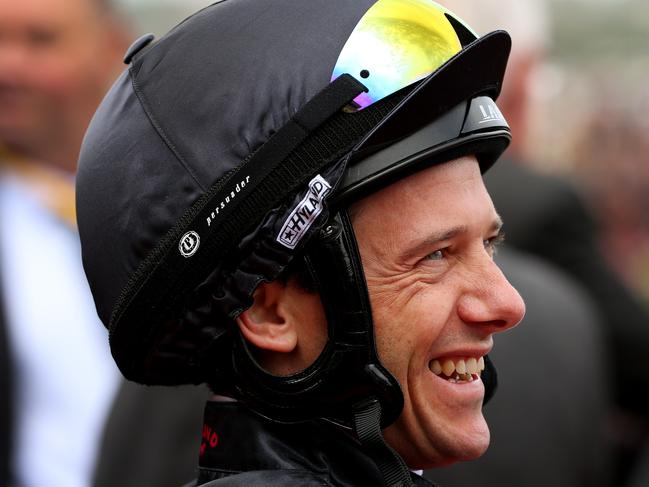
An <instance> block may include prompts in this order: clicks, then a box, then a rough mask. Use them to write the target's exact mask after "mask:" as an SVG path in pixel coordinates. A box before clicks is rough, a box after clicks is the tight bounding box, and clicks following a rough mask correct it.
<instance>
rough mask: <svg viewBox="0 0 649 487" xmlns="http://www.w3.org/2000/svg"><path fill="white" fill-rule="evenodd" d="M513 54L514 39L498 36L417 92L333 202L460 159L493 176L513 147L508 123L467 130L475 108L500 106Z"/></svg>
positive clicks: (381, 127)
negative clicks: (485, 103)
mask: <svg viewBox="0 0 649 487" xmlns="http://www.w3.org/2000/svg"><path fill="white" fill-rule="evenodd" d="M510 50H511V38H510V36H509V34H507V33H506V32H504V31H495V32H492V33H490V34H487V35H485V36H484V37H481V38H479V39H477V40H476V41H474V42H473V43H471V44H470V45H468V46H467V47H466V48H465V49H463V50H462V51H461V52H460V53H458V54H457V55H456V56H454V57H453V58H451V59H450V60H449V61H448V62H447V63H446V64H445V65H444V66H442V67H441V68H440V69H438V70H437V71H435V72H434V73H432V74H431V75H429V76H428V77H427V78H425V79H424V80H422V81H421V82H419V83H418V84H417V85H416V86H415V87H414V88H412V90H411V92H410V93H409V94H408V95H407V96H406V97H405V98H404V99H403V100H402V101H401V102H400V103H399V104H398V105H397V106H396V107H395V108H394V109H393V110H392V111H391V112H390V113H389V114H388V115H387V116H386V117H384V119H383V120H382V121H381V122H380V123H379V124H378V125H377V126H376V127H375V128H374V129H373V130H372V131H371V132H369V133H368V134H367V135H366V136H365V138H364V139H363V140H362V141H361V142H359V144H358V145H357V146H356V148H355V149H354V150H353V151H352V154H351V155H350V157H349V161H348V167H347V170H346V173H345V176H344V178H343V180H342V181H341V183H340V185H339V186H338V188H337V190H336V194H335V197H334V201H335V202H336V203H342V202H346V201H349V200H353V199H358V198H359V197H362V196H364V195H366V194H367V193H369V192H371V191H375V190H377V189H378V188H380V187H381V186H385V185H388V184H390V183H391V182H393V181H395V180H398V179H400V178H402V177H404V175H406V174H407V173H409V172H410V173H411V172H414V171H416V170H418V169H421V168H423V167H425V166H428V165H432V164H437V163H441V162H445V161H448V160H451V159H454V158H456V157H460V156H462V155H467V154H475V155H476V156H477V157H478V161H479V163H480V166H481V170H482V172H484V171H486V170H487V169H489V167H491V165H493V163H494V162H495V161H496V160H497V159H498V157H499V156H500V155H501V154H502V152H503V151H504V150H505V149H506V148H507V146H508V145H509V142H510V140H511V132H510V131H509V127H508V125H507V123H506V121H505V120H504V118H502V117H499V118H497V119H494V120H493V123H487V124H485V125H484V126H481V127H480V128H479V130H467V129H466V125H467V120H468V118H469V112H470V109H471V108H472V103H471V101H472V100H474V99H476V98H477V97H481V96H485V97H488V98H490V99H491V100H496V99H497V98H498V96H499V94H500V91H501V89H502V84H503V79H504V76H505V70H506V67H507V60H508V58H509V53H510ZM494 107H495V105H494ZM496 110H497V108H496ZM497 113H498V114H499V112H497Z"/></svg>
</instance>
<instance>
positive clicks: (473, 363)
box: [466, 357, 479, 374]
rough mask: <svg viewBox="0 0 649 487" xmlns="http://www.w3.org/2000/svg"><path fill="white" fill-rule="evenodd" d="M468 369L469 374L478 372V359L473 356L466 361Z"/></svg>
mask: <svg viewBox="0 0 649 487" xmlns="http://www.w3.org/2000/svg"><path fill="white" fill-rule="evenodd" d="M466 371H467V372H468V373H469V374H477V373H478V372H479V369H478V361H477V360H476V359H474V358H473V357H471V358H470V359H469V360H467V361H466Z"/></svg>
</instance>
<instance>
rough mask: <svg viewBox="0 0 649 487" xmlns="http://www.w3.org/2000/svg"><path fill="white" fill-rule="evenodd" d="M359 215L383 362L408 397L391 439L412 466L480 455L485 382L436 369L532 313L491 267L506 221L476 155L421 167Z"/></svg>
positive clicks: (482, 350)
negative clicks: (465, 378) (499, 210)
mask: <svg viewBox="0 0 649 487" xmlns="http://www.w3.org/2000/svg"><path fill="white" fill-rule="evenodd" d="M352 211H353V214H354V228H355V232H356V236H357V239H358V244H359V249H360V253H361V256H362V260H363V266H364V269H365V275H366V279H367V285H368V289H369V293H370V300H371V303H372V313H373V317H374V326H375V333H376V342H377V349H378V353H379V357H380V359H381V361H382V363H383V364H384V365H385V366H386V367H387V368H388V369H389V370H390V371H391V372H392V374H394V376H395V377H396V378H397V380H398V381H399V383H400V384H401V389H402V390H403V394H404V398H405V406H404V409H403V412H402V414H401V416H400V417H399V419H398V420H397V421H396V423H394V424H393V425H391V426H390V427H389V428H387V429H386V430H385V437H386V439H387V441H388V442H389V443H390V444H391V445H392V446H393V447H394V448H395V449H396V450H397V451H398V452H399V453H400V454H401V455H402V456H403V457H404V459H405V460H406V463H407V464H408V465H409V466H410V467H411V468H427V467H432V466H440V465H444V464H447V463H451V462H454V461H458V460H468V459H472V458H475V457H477V456H479V455H481V454H482V453H483V452H484V451H485V450H486V448H487V446H488V444H489V429H488V427H487V425H486V423H485V420H484V418H483V416H482V401H483V397H484V386H483V384H482V382H481V381H480V380H473V381H467V380H459V381H458V380H456V379H451V380H448V379H447V378H445V377H444V375H436V374H435V373H433V372H432V371H431V368H435V361H437V362H438V363H439V364H440V365H442V366H444V364H445V363H446V362H449V361H450V363H452V364H453V365H459V366H460V370H461V364H460V361H464V364H468V363H472V360H476V361H478V360H479V359H480V358H481V357H483V356H484V355H486V354H487V353H488V352H489V350H491V347H492V334H493V333H495V332H500V331H504V330H506V329H508V328H510V327H512V326H514V325H515V324H516V323H518V322H519V321H520V320H521V318H522V317H523V314H524V312H525V307H524V304H523V301H522V300H521V298H520V296H519V295H518V293H517V292H516V290H515V289H514V288H512V287H511V285H510V284H509V283H508V282H507V280H506V279H505V277H504V276H503V274H502V273H501V271H500V270H499V269H498V267H497V266H496V264H495V263H494V261H493V251H494V245H495V243H496V241H497V239H498V237H499V235H500V225H501V223H500V219H499V217H498V215H497V213H496V211H495V210H494V207H493V204H492V202H491V198H490V197H489V195H488V194H487V191H486V189H485V187H484V184H483V182H482V177H481V174H480V170H479V167H478V164H477V162H476V160H475V158H473V157H465V158H461V159H458V160H456V161H453V162H450V163H446V164H441V165H439V166H434V167H431V168H428V169H426V170H424V171H421V172H419V173H417V174H415V175H413V176H410V177H408V178H406V179H403V180H401V181H399V182H397V183H395V184H393V185H391V186H389V187H387V188H385V189H383V190H381V191H379V192H377V193H375V194H373V195H371V196H369V197H367V198H365V199H364V200H361V201H360V202H358V203H357V204H356V205H354V207H353V210H352ZM471 366H472V365H469V367H471ZM446 367H449V366H448V365H446ZM455 373H456V371H453V372H452V373H451V374H450V375H451V376H455ZM464 377H467V376H466V375H465V376H464Z"/></svg>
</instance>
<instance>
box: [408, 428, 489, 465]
mask: <svg viewBox="0 0 649 487" xmlns="http://www.w3.org/2000/svg"><path fill="white" fill-rule="evenodd" d="M483 421H484V420H483ZM489 442H490V434H489V428H488V426H487V424H486V422H483V424H481V425H476V428H474V429H473V430H472V431H460V432H458V434H457V435H456V436H453V437H450V436H447V437H445V438H444V439H439V438H438V439H435V440H432V439H431V451H430V452H429V454H428V455H427V456H424V455H422V454H423V453H424V452H423V451H421V450H420V451H418V452H417V454H415V455H412V452H410V453H411V455H410V456H408V457H407V458H406V457H405V456H404V460H405V461H406V464H407V465H408V466H409V467H410V468H411V469H412V470H421V469H429V468H438V467H446V466H449V465H452V464H454V463H458V462H468V461H471V460H475V459H477V458H479V457H481V456H482V455H484V453H485V452H486V451H487V449H488V448H489Z"/></svg>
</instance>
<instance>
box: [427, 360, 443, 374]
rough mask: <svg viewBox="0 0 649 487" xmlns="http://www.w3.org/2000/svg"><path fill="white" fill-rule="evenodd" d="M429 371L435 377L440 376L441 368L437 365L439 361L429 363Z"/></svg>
mask: <svg viewBox="0 0 649 487" xmlns="http://www.w3.org/2000/svg"><path fill="white" fill-rule="evenodd" d="M430 371H431V372H432V373H433V374H435V375H440V374H441V373H442V366H441V364H440V363H439V360H433V361H432V362H431V364H430Z"/></svg>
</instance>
